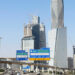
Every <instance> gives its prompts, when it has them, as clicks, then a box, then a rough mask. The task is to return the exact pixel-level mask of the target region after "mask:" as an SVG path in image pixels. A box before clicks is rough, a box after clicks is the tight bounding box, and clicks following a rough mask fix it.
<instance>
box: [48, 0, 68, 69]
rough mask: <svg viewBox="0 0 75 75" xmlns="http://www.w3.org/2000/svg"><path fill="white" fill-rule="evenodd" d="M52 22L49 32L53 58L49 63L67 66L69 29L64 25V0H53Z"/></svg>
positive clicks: (62, 66)
mask: <svg viewBox="0 0 75 75" xmlns="http://www.w3.org/2000/svg"><path fill="white" fill-rule="evenodd" d="M51 6H52V7H51V10H52V18H51V19H52V24H51V30H50V31H49V33H48V46H49V47H50V50H51V51H50V54H51V60H50V61H49V65H51V66H57V67H61V68H67V67H68V62H67V29H66V27H64V3H63V0H51Z"/></svg>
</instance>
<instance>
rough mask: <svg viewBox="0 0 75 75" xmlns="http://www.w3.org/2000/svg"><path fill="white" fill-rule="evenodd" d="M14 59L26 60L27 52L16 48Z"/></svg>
mask: <svg viewBox="0 0 75 75" xmlns="http://www.w3.org/2000/svg"><path fill="white" fill-rule="evenodd" d="M16 60H19V61H23V60H28V52H25V50H17V51H16Z"/></svg>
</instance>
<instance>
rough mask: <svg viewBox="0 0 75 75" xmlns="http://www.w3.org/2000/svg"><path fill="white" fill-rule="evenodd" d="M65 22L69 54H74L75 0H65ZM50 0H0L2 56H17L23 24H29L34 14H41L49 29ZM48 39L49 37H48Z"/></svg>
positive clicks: (42, 20) (0, 48)
mask: <svg viewBox="0 0 75 75" xmlns="http://www.w3.org/2000/svg"><path fill="white" fill-rule="evenodd" d="M64 4H65V6H64V10H65V11H64V13H65V18H64V19H65V20H64V21H65V23H64V25H65V26H66V27H67V33H68V35H67V38H68V46H67V47H68V56H72V52H73V50H72V46H73V45H74V44H75V0H64ZM50 5H51V4H50V0H0V37H2V38H3V39H2V40H1V47H0V57H15V56H16V50H17V49H21V38H22V37H23V24H24V22H25V23H26V24H27V23H28V21H29V20H30V19H31V16H32V15H37V16H40V18H41V22H44V24H45V26H46V34H47V35H48V33H47V31H48V30H50V27H51V9H50ZM46 39H48V38H46Z"/></svg>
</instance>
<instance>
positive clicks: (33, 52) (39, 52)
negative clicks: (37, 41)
mask: <svg viewBox="0 0 75 75" xmlns="http://www.w3.org/2000/svg"><path fill="white" fill-rule="evenodd" d="M29 59H30V60H50V48H41V49H30V58H29Z"/></svg>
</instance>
